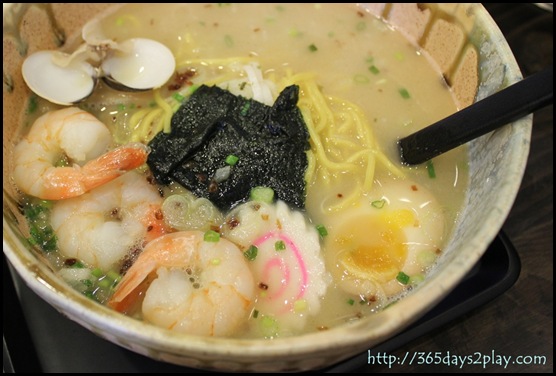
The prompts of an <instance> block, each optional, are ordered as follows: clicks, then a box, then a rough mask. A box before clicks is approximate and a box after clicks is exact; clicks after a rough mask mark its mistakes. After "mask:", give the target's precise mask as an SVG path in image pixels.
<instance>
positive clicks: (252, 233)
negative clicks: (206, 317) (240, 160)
mask: <svg viewBox="0 0 556 376" xmlns="http://www.w3.org/2000/svg"><path fill="white" fill-rule="evenodd" d="M223 235H224V236H225V237H227V238H229V239H231V240H232V241H235V242H237V243H238V244H240V245H241V246H242V247H244V248H246V249H247V252H248V253H249V249H251V250H252V249H253V248H251V247H256V249H257V252H256V255H255V254H254V253H252V255H251V257H250V260H251V261H250V262H249V267H250V269H251V270H252V271H253V275H254V276H255V278H256V284H257V286H258V294H257V300H256V303H255V309H256V310H257V311H258V312H259V316H261V318H262V320H259V322H260V323H262V324H261V327H260V328H259V329H260V331H261V332H262V333H261V334H262V335H264V336H266V337H276V336H284V335H288V334H289V333H291V332H292V331H293V330H294V329H295V330H298V329H301V328H302V327H303V326H304V325H305V324H306V321H307V317H308V316H311V315H315V314H317V313H318V312H319V311H320V308H321V299H322V298H323V296H324V294H325V293H326V290H327V287H328V284H329V282H330V276H329V275H328V273H326V270H325V263H324V258H323V255H322V253H321V247H320V240H319V235H318V232H317V230H316V228H315V227H314V226H311V225H309V223H308V222H307V221H306V219H305V217H304V216H303V214H302V213H300V212H298V211H294V210H291V209H290V208H289V207H288V205H287V204H286V203H284V202H283V201H278V202H276V204H273V205H269V204H265V203H262V202H248V203H246V204H243V205H241V206H238V207H237V208H236V209H234V210H233V211H232V212H231V213H230V214H229V215H228V219H227V221H226V224H225V225H224V226H223ZM247 247H250V248H247ZM269 323H272V324H271V325H268V324H269Z"/></svg>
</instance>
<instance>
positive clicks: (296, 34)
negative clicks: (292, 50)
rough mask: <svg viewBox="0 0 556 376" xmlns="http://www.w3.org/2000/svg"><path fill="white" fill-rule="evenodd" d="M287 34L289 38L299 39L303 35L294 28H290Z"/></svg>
mask: <svg viewBox="0 0 556 376" xmlns="http://www.w3.org/2000/svg"><path fill="white" fill-rule="evenodd" d="M288 34H289V36H290V37H300V36H302V35H303V33H302V32H300V31H299V30H297V29H296V28H295V27H292V28H291V29H290V30H289V31H288Z"/></svg>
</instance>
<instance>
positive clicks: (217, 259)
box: [210, 258, 222, 266]
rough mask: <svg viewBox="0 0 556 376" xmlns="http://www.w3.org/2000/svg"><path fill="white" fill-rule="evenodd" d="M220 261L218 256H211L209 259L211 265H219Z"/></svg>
mask: <svg viewBox="0 0 556 376" xmlns="http://www.w3.org/2000/svg"><path fill="white" fill-rule="evenodd" d="M221 262H222V260H220V259H219V258H213V259H212V260H210V263H211V264H212V265H215V266H216V265H220V263H221Z"/></svg>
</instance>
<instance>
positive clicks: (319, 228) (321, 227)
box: [317, 225, 328, 238]
mask: <svg viewBox="0 0 556 376" xmlns="http://www.w3.org/2000/svg"><path fill="white" fill-rule="evenodd" d="M317 231H318V233H319V235H320V237H321V238H324V237H325V236H326V235H328V230H327V229H326V227H324V225H317Z"/></svg>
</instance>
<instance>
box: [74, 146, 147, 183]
mask: <svg viewBox="0 0 556 376" xmlns="http://www.w3.org/2000/svg"><path fill="white" fill-rule="evenodd" d="M148 150H149V149H148V147H147V146H146V145H143V144H141V143H134V144H129V145H124V146H120V147H119V148H116V149H114V150H111V151H109V152H107V153H105V154H103V155H101V156H100V157H98V158H97V159H94V160H92V161H90V162H88V163H87V164H85V166H83V169H82V173H83V174H84V175H85V179H84V189H85V191H89V190H91V189H93V188H95V187H98V186H99V185H102V184H104V183H107V182H109V181H111V180H113V179H115V178H117V177H118V176H120V175H122V174H124V173H125V172H127V171H131V170H133V169H136V168H137V167H139V166H141V165H143V164H144V163H145V162H146V161H147V155H148Z"/></svg>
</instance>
